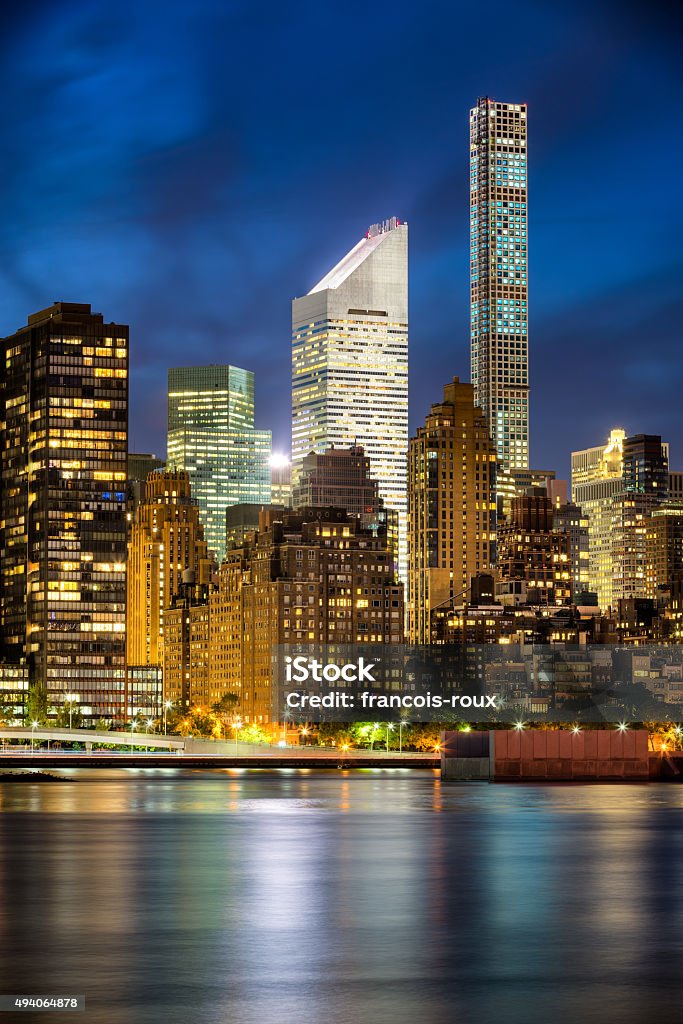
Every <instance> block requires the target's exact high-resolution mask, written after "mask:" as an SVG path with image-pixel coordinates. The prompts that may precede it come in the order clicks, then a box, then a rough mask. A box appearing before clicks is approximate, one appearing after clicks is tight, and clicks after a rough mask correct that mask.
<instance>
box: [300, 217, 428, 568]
mask: <svg viewBox="0 0 683 1024" xmlns="http://www.w3.org/2000/svg"><path fill="white" fill-rule="evenodd" d="M355 444H359V445H362V447H363V448H364V450H365V454H366V455H367V456H368V458H369V459H370V470H371V474H372V477H373V478H374V479H375V480H377V483H378V486H379V493H380V495H381V497H382V498H383V499H384V502H385V505H386V506H387V507H388V508H391V509H395V510H396V511H397V512H398V514H399V571H400V572H402V573H405V567H406V553H405V552H406V452H407V450H408V226H407V224H402V223H400V222H399V221H397V220H396V219H395V218H394V219H392V220H390V221H386V222H384V223H383V224H379V225H374V226H373V227H371V228H370V229H369V231H368V232H367V234H366V236H365V237H364V238H363V239H361V241H360V242H358V244H357V245H356V246H354V248H353V249H352V250H351V251H350V252H349V253H347V255H346V256H345V257H344V258H343V259H342V260H340V262H339V263H338V264H337V265H336V266H335V267H334V268H333V269H332V270H331V271H330V272H329V273H328V274H326V275H325V277H324V278H323V279H322V280H321V281H320V282H319V283H318V284H317V285H316V286H315V287H314V288H312V289H311V291H310V292H309V293H308V295H305V296H303V297H302V298H297V299H294V301H293V303H292V468H293V472H294V476H295V478H296V476H297V475H298V472H299V470H300V468H301V465H302V462H303V460H304V458H305V457H306V456H307V455H308V454H309V453H310V452H317V453H319V454H322V453H323V452H325V451H327V450H328V449H329V448H330V447H331V446H332V445H334V446H335V447H336V448H349V447H350V446H351V445H355Z"/></svg>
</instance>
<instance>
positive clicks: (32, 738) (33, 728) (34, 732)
mask: <svg viewBox="0 0 683 1024" xmlns="http://www.w3.org/2000/svg"><path fill="white" fill-rule="evenodd" d="M39 725H40V722H36V721H34V722H32V723H31V755H33V752H34V751H33V744H34V741H35V735H36V729H37V728H38V726H39Z"/></svg>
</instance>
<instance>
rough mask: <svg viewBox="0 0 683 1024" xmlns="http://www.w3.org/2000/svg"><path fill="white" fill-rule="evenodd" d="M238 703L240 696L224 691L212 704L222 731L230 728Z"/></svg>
mask: <svg viewBox="0 0 683 1024" xmlns="http://www.w3.org/2000/svg"><path fill="white" fill-rule="evenodd" d="M238 703H239V697H238V696H237V694H236V693H224V694H223V695H222V696H221V697H220V698H219V699H218V700H217V701H216V702H215V703H214V704H212V705H211V710H212V711H213V713H214V714H215V716H216V718H217V720H218V722H219V724H220V727H221V731H222V732H227V731H228V729H229V728H230V724H231V721H232V719H233V718H234V714H235V708H236V707H237V705H238Z"/></svg>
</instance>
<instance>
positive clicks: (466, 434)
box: [408, 377, 496, 644]
mask: <svg viewBox="0 0 683 1024" xmlns="http://www.w3.org/2000/svg"><path fill="white" fill-rule="evenodd" d="M495 481H496V450H495V447H494V445H493V442H492V440H491V438H490V435H489V431H488V425H487V423H486V420H485V418H484V414H483V412H482V410H481V409H480V408H479V406H477V405H475V402H474V389H473V387H472V385H471V384H465V383H461V382H460V381H459V379H458V378H457V377H454V378H453V382H452V383H451V384H447V385H446V386H445V387H444V398H443V402H440V403H438V404H437V405H433V406H432V408H431V412H430V413H429V414H428V415H427V418H426V420H425V425H424V426H423V427H418V430H417V436H416V437H413V438H411V440H410V450H409V454H408V564H409V572H408V580H409V605H408V616H409V618H408V633H409V638H410V642H411V643H418V644H428V643H429V642H430V635H431V632H430V614H431V611H432V610H433V609H434V608H436V607H438V606H439V605H445V604H446V603H447V602H449V601H455V600H457V598H458V597H461V596H462V595H464V594H467V593H468V592H469V588H470V584H471V581H472V578H473V577H474V576H476V575H477V574H478V573H482V572H487V571H488V570H489V569H490V568H491V566H492V565H493V564H494V563H495V553H496V500H495V494H496V482H495Z"/></svg>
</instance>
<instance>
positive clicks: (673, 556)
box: [646, 474, 683, 600]
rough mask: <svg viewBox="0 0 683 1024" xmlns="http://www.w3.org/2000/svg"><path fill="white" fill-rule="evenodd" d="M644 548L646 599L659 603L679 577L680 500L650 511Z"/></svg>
mask: <svg viewBox="0 0 683 1024" xmlns="http://www.w3.org/2000/svg"><path fill="white" fill-rule="evenodd" d="M672 475H673V474H672ZM646 546H647V597H650V598H653V599H655V600H661V599H662V598H663V597H664V596H665V595H666V594H667V593H668V594H670V593H671V591H672V584H673V582H674V581H675V580H677V579H681V578H682V577H683V501H669V502H667V503H666V504H664V505H662V506H660V507H659V508H657V509H654V510H653V511H652V513H651V514H650V517H649V519H648V521H647V523H646Z"/></svg>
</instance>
